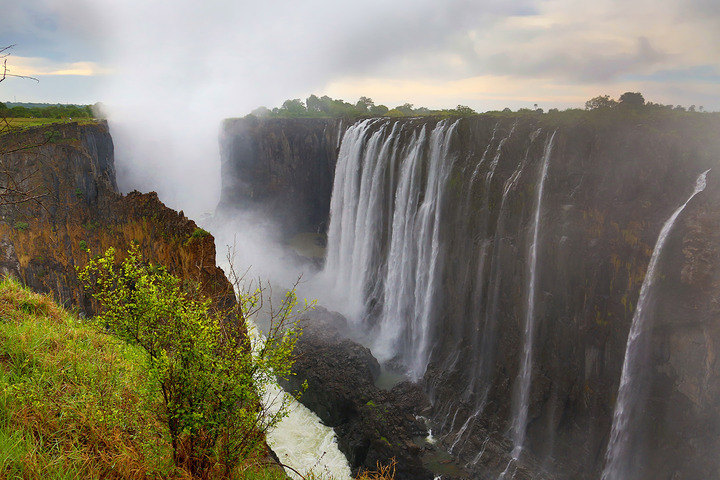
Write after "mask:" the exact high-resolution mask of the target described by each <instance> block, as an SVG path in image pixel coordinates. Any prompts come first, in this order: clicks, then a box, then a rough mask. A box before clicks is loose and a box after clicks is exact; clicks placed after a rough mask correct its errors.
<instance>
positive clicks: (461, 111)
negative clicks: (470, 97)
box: [451, 105, 476, 115]
mask: <svg viewBox="0 0 720 480" xmlns="http://www.w3.org/2000/svg"><path fill="white" fill-rule="evenodd" d="M451 111H452V112H453V113H455V114H457V115H475V113H476V112H475V110H473V109H472V108H470V107H468V106H466V105H458V106H457V108H455V109H454V110H451Z"/></svg>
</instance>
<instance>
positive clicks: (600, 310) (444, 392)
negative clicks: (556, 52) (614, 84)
mask: <svg viewBox="0 0 720 480" xmlns="http://www.w3.org/2000/svg"><path fill="white" fill-rule="evenodd" d="M330 124H333V122H332V121H329V120H328V121H320V120H312V121H305V120H272V121H270V120H265V121H257V120H245V119H243V120H235V121H234V123H233V125H232V127H233V128H232V129H231V128H228V125H226V128H225V130H224V133H223V136H222V138H223V142H224V144H223V152H224V156H223V175H224V178H223V186H224V190H223V194H222V195H223V201H224V202H225V207H227V206H229V205H231V204H234V203H235V202H237V203H238V204H242V203H244V202H245V199H246V198H248V197H252V198H253V199H254V201H256V202H258V203H260V204H266V205H274V202H276V201H277V198H278V197H277V196H276V194H278V193H279V194H280V197H279V198H281V199H282V203H284V202H287V199H285V198H283V197H282V195H283V194H284V192H286V191H293V192H295V193H294V194H293V195H294V196H296V197H297V198H299V199H303V200H301V201H299V202H298V203H299V205H300V206H302V208H305V205H308V204H311V205H313V206H312V207H311V208H309V209H308V210H307V212H308V213H307V216H306V217H302V212H298V211H295V212H294V213H293V215H299V216H300V217H301V218H299V219H298V221H297V222H296V224H295V225H296V227H295V228H298V229H299V228H302V227H303V226H304V227H306V228H307V229H308V230H312V229H317V228H318V226H320V225H323V224H325V222H327V223H329V225H330V227H329V238H328V265H326V272H325V274H326V275H329V276H330V277H331V278H333V279H334V280H335V282H336V283H337V285H338V287H339V288H340V289H342V290H345V291H347V292H348V295H349V296H348V311H349V312H350V313H351V315H350V316H351V317H354V318H351V321H354V322H355V323H356V325H357V326H358V327H359V328H361V329H363V330H364V331H365V332H366V333H367V337H368V338H369V340H368V342H367V343H368V344H369V346H370V347H371V348H372V350H373V353H375V355H376V356H378V357H380V358H381V360H385V361H386V363H387V364H388V365H392V366H394V367H395V368H399V369H403V370H405V371H406V372H407V373H408V374H409V375H411V376H415V377H416V378H418V380H419V381H420V382H421V383H422V384H423V385H424V387H425V390H426V391H427V393H428V395H429V396H430V398H431V400H432V403H433V413H432V420H433V424H434V428H433V430H434V431H435V432H439V433H440V434H441V435H442V441H443V442H444V443H445V444H446V446H447V447H448V448H449V449H450V450H451V451H452V453H453V454H454V455H456V456H457V457H458V458H460V459H462V461H463V462H464V463H465V465H466V467H467V468H469V469H471V470H472V471H474V472H475V474H474V475H476V476H477V477H479V478H497V477H498V475H500V474H501V473H502V472H503V471H504V472H505V473H506V475H507V476H506V478H511V474H513V468H515V469H516V468H517V466H513V463H526V464H529V465H532V466H533V468H535V469H536V470H537V471H543V472H546V473H548V474H550V475H552V476H553V477H555V478H568V479H575V478H588V479H590V478H592V479H595V478H600V476H601V472H602V470H603V466H604V463H605V452H606V448H607V443H608V437H609V434H610V430H611V425H612V422H613V411H614V408H615V404H616V399H617V394H618V388H619V384H620V376H621V372H622V369H623V362H624V358H625V353H626V346H627V341H628V332H629V330H630V325H631V322H632V319H633V315H634V313H635V307H636V304H637V301H638V295H639V291H640V287H641V285H642V283H643V280H644V278H645V273H646V269H647V267H648V263H649V260H650V257H651V255H652V253H653V249H654V247H655V243H656V241H657V238H658V234H659V233H660V229H661V228H662V226H663V224H664V223H665V222H666V221H667V220H668V218H669V217H670V215H671V214H672V213H673V212H674V211H675V210H676V209H677V208H678V207H679V206H681V205H682V204H683V202H685V201H686V200H687V199H688V197H689V195H690V194H691V193H692V191H693V186H694V184H695V181H696V179H697V177H698V175H699V174H700V173H701V172H703V171H705V170H707V169H709V168H710V169H712V170H711V171H710V173H709V174H708V177H707V188H706V189H705V191H704V192H701V193H700V194H698V195H697V197H696V198H694V199H693V200H692V201H691V202H690V203H689V204H688V205H687V207H686V209H685V210H684V211H683V212H682V214H681V215H680V216H679V217H678V219H677V221H676V222H675V225H674V227H673V229H672V230H671V231H670V233H669V237H668V240H667V243H666V245H665V247H664V249H663V253H662V255H661V256H660V258H659V261H658V271H659V274H658V281H657V282H656V284H655V285H654V287H653V291H652V296H653V298H652V302H651V304H652V312H651V314H650V315H649V318H650V321H649V322H648V324H647V327H646V329H645V331H644V332H643V335H644V336H645V337H646V338H647V344H648V348H647V352H646V354H645V356H644V357H643V359H642V362H643V365H644V368H643V371H645V372H647V375H643V378H638V379H635V383H634V384H633V388H634V389H635V390H634V391H635V393H634V398H635V399H636V401H637V402H638V405H640V406H641V408H640V410H639V411H640V412H641V414H639V415H638V416H637V418H634V419H633V422H632V425H631V426H630V427H629V428H630V429H631V430H632V435H631V436H632V438H633V444H632V452H629V454H631V455H632V456H633V459H634V464H636V466H637V469H636V470H635V471H634V472H633V474H632V476H631V477H628V478H643V479H651V478H653V479H654V478H668V479H670V478H673V479H698V478H715V477H718V476H720V460H719V459H718V457H717V455H716V454H715V452H717V451H718V450H719V449H720V443H719V442H720V440H719V438H720V436H718V434H717V432H718V431H719V428H720V400H718V398H720V397H718V395H717V393H718V392H717V390H718V389H719V388H720V373H719V372H720V369H718V363H717V358H716V352H717V351H718V348H719V347H720V306H719V305H720V304H719V303H718V297H719V296H720V268H718V267H720V265H719V263H720V257H719V256H718V245H719V243H718V241H719V240H720V186H719V185H718V180H717V178H718V177H717V175H718V171H720V162H719V161H718V158H719V157H718V156H719V155H720V135H718V133H720V121H718V118H717V116H713V115H700V114H698V115H682V114H673V113H672V112H655V114H643V113H638V112H604V113H603V112H576V113H574V114H570V113H562V112H561V113H559V114H548V115H527V116H492V115H482V116H476V117H469V118H463V119H460V120H457V119H439V118H421V119H398V120H390V119H376V120H367V121H364V122H358V123H356V124H354V125H350V124H348V125H345V126H340V125H337V124H333V125H334V126H336V127H337V128H339V129H340V130H346V132H345V134H344V135H345V138H344V140H343V145H342V146H341V147H338V146H336V145H337V144H336V143H335V139H334V138H332V139H330V140H331V141H330V140H328V139H327V132H328V131H329V130H328V128H329V127H328V125H330ZM266 128H267V130H266ZM330 130H332V129H330ZM236 132H241V134H236ZM320 138H325V139H326V140H325V141H320V142H318V141H313V140H312V139H320ZM308 139H311V140H308ZM346 142H348V143H346ZM349 142H354V143H353V145H354V147H353V148H350V145H349ZM258 145H262V146H263V147H262V148H260V149H258V147H257V146H258ZM236 152H243V153H242V154H241V155H238V154H236ZM258 152H272V153H271V154H268V153H262V154H261V153H258ZM336 163H337V172H335V166H336ZM247 165H254V166H255V167H256V169H257V170H258V171H261V172H262V174H261V175H255V172H256V170H254V169H248V168H246V166H247ZM318 165H322V168H317V166H318ZM543 173H544V175H543ZM228 175H230V176H231V177H230V178H225V177H227V176H228ZM323 175H327V177H323V178H319V177H322V176H323ZM340 175H342V179H341V180H339V179H338V176H340ZM403 178H406V179H407V182H406V183H403ZM316 181H317V182H318V185H319V186H320V187H319V188H315V183H314V182H316ZM333 182H335V190H334V192H333V193H332V195H331V196H328V195H327V193H326V192H327V185H331V184H332V183H333ZM238 185H242V188H241V189H240V190H239V192H240V194H238V191H237V188H238ZM541 185H542V186H543V188H542V189H541ZM278 186H282V187H281V188H278ZM375 187H377V188H375ZM248 192H250V194H249V193H248ZM256 192H262V195H260V196H258V193H256ZM338 198H343V199H344V200H343V201H342V202H341V201H340V200H336V199H338ZM308 199H311V200H308ZM331 208H333V209H334V210H333V216H334V218H330V219H328V218H327V217H324V216H323V215H327V212H329V211H330V209H331ZM269 211H272V210H269ZM353 212H354V213H353ZM429 212H432V214H430V213H429ZM341 218H342V219H343V220H342V221H340V219H341ZM328 220H329V221H328ZM334 222H338V224H337V225H335V223H334ZM401 226H402V227H403V228H404V230H403V229H400V227H401ZM368 227H369V228H370V230H371V231H370V232H369V233H368V232H367V231H366V230H367V228H368ZM401 231H402V232H404V235H406V236H405V237H403V238H404V239H405V240H404V241H403V243H402V244H403V245H410V247H408V248H409V250H408V251H405V252H401V253H402V254H399V253H397V252H395V253H394V252H393V246H392V240H393V238H400V237H398V236H397V235H399V232H401ZM358 234H360V235H358ZM348 272H349V273H348ZM398 272H400V273H398ZM428 272H429V273H428ZM358 277H359V278H360V279H361V280H360V281H359V282H358V280H357V278H358ZM398 285H399V286H402V287H403V288H402V289H400V288H398ZM320 300H321V301H322V299H320ZM399 301H401V302H405V303H404V304H402V305H400V306H398V305H397V303H398V302H399ZM346 313H347V312H346ZM526 352H528V353H526ZM489 440H492V442H491V444H492V445H505V446H506V452H505V454H504V457H503V458H502V459H500V458H499V455H497V454H493V453H492V452H494V451H495V447H493V449H490V448H488V441H489ZM516 457H517V459H514V458H516ZM507 458H509V459H510V460H509V461H506V459H507Z"/></svg>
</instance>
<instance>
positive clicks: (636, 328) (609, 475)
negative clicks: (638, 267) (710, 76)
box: [602, 170, 710, 480]
mask: <svg viewBox="0 0 720 480" xmlns="http://www.w3.org/2000/svg"><path fill="white" fill-rule="evenodd" d="M709 171H710V170H706V171H705V172H703V173H701V174H700V176H699V177H698V178H697V180H696V181H695V189H694V190H693V192H692V194H691V195H690V197H689V198H688V199H687V200H686V201H685V203H683V204H682V205H681V206H680V207H679V208H678V209H677V210H675V211H674V212H673V214H672V215H671V216H670V218H668V220H667V221H666V222H665V224H664V225H663V227H662V229H661V230H660V235H659V236H658V239H657V242H656V243H655V248H654V249H653V253H652V256H651V257H650V263H649V264H648V268H647V273H646V274H645V279H644V280H643V283H642V286H641V287H640V295H639V297H638V301H637V307H636V308H635V313H634V314H633V318H632V323H631V325H630V333H629V334H628V340H627V346H626V348H625V360H624V361H623V368H622V375H621V377H620V387H619V390H618V397H617V402H616V404H615V412H614V414H613V423H612V429H611V431H610V441H609V442H608V446H607V452H606V455H605V468H604V470H603V473H602V480H627V479H628V478H629V475H630V473H629V468H628V463H629V461H630V460H631V456H632V453H631V452H629V451H628V450H629V443H630V442H629V440H630V438H629V437H630V421H631V420H632V419H633V418H632V417H633V416H634V415H636V414H638V413H639V412H638V411H637V408H638V407H639V405H638V403H639V402H638V400H639V399H638V397H639V396H640V394H641V393H640V392H639V391H638V390H639V389H638V388H636V387H635V384H636V382H637V381H638V377H639V375H640V374H641V370H642V369H643V366H644V365H643V364H642V361H641V360H642V358H643V355H642V353H643V351H644V350H645V346H646V345H647V343H648V342H649V338H647V337H648V332H647V330H648V325H647V323H648V321H649V320H651V319H648V314H647V311H648V307H650V305H651V301H650V300H651V298H650V294H651V293H652V287H653V285H654V284H655V278H656V275H655V271H656V268H657V265H658V261H659V259H660V256H661V255H662V250H663V247H664V246H665V241H666V240H667V238H668V235H669V234H670V231H671V230H672V227H673V225H674V224H675V220H676V219H677V217H678V216H679V215H680V213H682V211H683V210H684V209H685V207H686V206H687V204H688V203H690V201H691V200H692V199H693V198H694V197H695V195H697V194H698V193H700V192H702V191H703V190H705V185H706V179H707V173H708V172H709Z"/></svg>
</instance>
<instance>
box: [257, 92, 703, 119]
mask: <svg viewBox="0 0 720 480" xmlns="http://www.w3.org/2000/svg"><path fill="white" fill-rule="evenodd" d="M584 110H586V111H598V112H602V111H610V110H613V111H634V112H655V111H675V112H690V113H694V112H703V111H704V108H703V107H702V106H700V107H696V106H695V105H691V106H690V107H688V108H685V107H683V106H681V105H663V104H660V103H653V102H646V101H645V98H644V97H643V95H642V94H641V93H639V92H625V93H623V94H622V95H620V97H619V98H618V99H617V100H615V99H613V98H611V97H610V96H609V95H600V96H597V97H594V98H591V99H590V100H588V101H587V102H585V109H584ZM566 111H574V112H578V111H582V109H577V108H571V109H568V110H566ZM557 112H559V110H558V109H556V108H551V109H550V110H548V113H557ZM487 113H496V114H497V113H502V114H517V113H520V114H533V113H534V114H542V113H545V111H544V110H543V109H542V108H539V107H538V105H537V104H534V105H533V107H532V108H520V109H518V110H516V111H513V110H511V109H510V108H505V109H503V110H501V111H500V110H496V111H491V112H487ZM250 114H251V115H253V116H255V117H260V118H313V117H316V118H327V117H350V118H359V117H418V116H426V115H439V116H470V115H477V114H478V112H476V111H475V110H473V109H472V108H470V107H468V106H466V105H458V106H457V107H455V108H450V109H440V110H433V109H429V108H426V107H415V106H414V105H413V104H411V103H405V104H403V105H398V106H396V107H394V108H388V107H387V106H385V105H376V104H375V102H374V101H373V100H372V99H371V98H369V97H364V96H363V97H360V98H359V99H358V101H357V102H356V103H355V104H352V103H349V102H346V101H345V100H342V99H334V98H331V97H329V96H327V95H323V96H322V97H318V96H317V95H310V96H309V97H308V98H307V99H305V101H304V102H303V101H302V100H301V99H299V98H294V99H290V100H285V102H283V104H282V105H281V106H280V107H275V108H273V109H269V108H267V107H258V108H256V109H255V110H253V111H252V112H251V113H250Z"/></svg>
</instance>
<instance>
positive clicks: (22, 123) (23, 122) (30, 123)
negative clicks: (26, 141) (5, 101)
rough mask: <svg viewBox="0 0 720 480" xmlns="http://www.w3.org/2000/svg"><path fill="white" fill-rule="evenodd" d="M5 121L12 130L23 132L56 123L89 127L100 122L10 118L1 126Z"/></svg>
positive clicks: (90, 120)
mask: <svg viewBox="0 0 720 480" xmlns="http://www.w3.org/2000/svg"><path fill="white" fill-rule="evenodd" d="M5 120H7V127H9V128H10V129H12V130H23V129H26V128H30V127H39V126H42V125H51V124H55V123H78V124H80V125H89V124H92V123H98V120H96V119H94V118H74V119H72V120H71V119H69V118H33V117H30V118H23V117H8V118H6V119H2V120H0V122H1V123H0V124H2V126H3V127H4V126H6V125H5Z"/></svg>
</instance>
